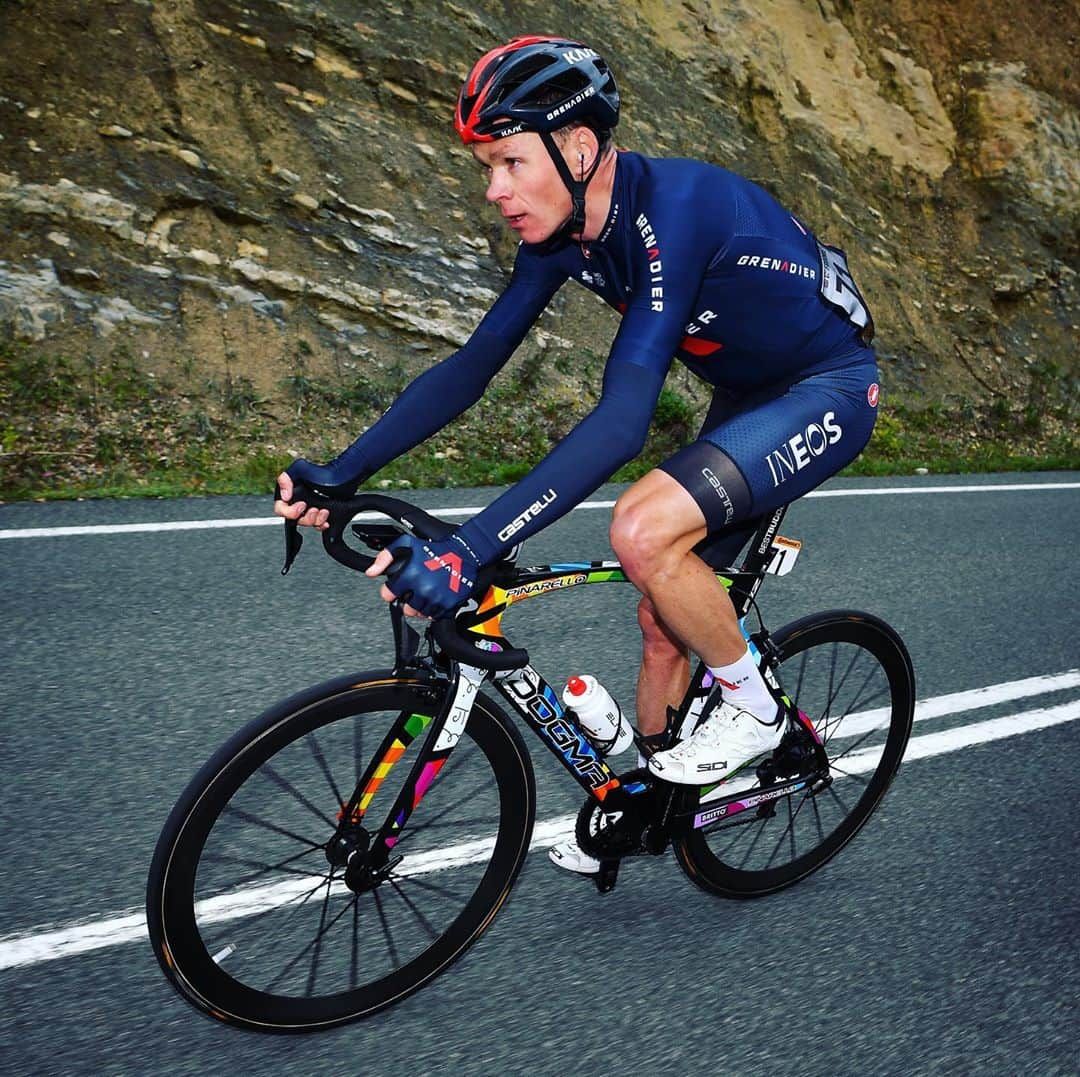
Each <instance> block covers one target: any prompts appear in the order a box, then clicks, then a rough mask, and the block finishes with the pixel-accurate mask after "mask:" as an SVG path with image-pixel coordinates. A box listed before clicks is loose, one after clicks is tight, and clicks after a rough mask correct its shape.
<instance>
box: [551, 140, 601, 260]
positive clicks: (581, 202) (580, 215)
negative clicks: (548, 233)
mask: <svg viewBox="0 0 1080 1077" xmlns="http://www.w3.org/2000/svg"><path fill="white" fill-rule="evenodd" d="M539 134H540V138H541V141H542V142H543V143H544V145H545V146H546V147H547V151H548V154H549V155H550V156H551V159H552V161H554V162H555V168H556V170H557V171H558V173H559V175H560V176H561V177H562V181H563V183H564V184H566V189H567V190H568V191H569V192H570V202H571V209H570V216H569V217H567V219H566V220H565V221H564V222H563V224H562V226H561V227H560V228H559V229H558V230H557V231H556V232H555V233H554V235H552V237H551V240H555V239H562V240H567V239H569V238H570V237H571V236H572V235H573V234H574V233H575V232H577V233H578V234H579V235H580V234H581V233H582V232H584V231H585V189H586V187H588V186H589V181H590V180H591V179H592V178H593V176H595V175H596V170H597V169H598V168H599V167H600V157H601V154H599V153H598V154H597V155H596V160H595V161H593V163H592V166H591V167H590V168H589V171H588V173H584V172H583V173H582V175H581V177H580V178H579V179H575V178H574V174H573V173H572V172H571V171H570V168H569V166H568V165H567V163H566V160H565V158H564V157H563V155H562V153H561V152H560V151H559V146H558V144H557V143H556V141H555V139H554V138H553V137H552V135H551V132H550V131H541V132H539ZM551 240H548V242H549V243H550V242H551Z"/></svg>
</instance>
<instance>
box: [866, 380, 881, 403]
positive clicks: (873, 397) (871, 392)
mask: <svg viewBox="0 0 1080 1077" xmlns="http://www.w3.org/2000/svg"><path fill="white" fill-rule="evenodd" d="M880 391H881V390H880V389H879V388H878V383H877V382H874V384H873V385H871V386H870V388H869V389H867V390H866V400H867V403H868V404H869V405H870V407H872V408H876V407H877V400H878V393H879V392H880Z"/></svg>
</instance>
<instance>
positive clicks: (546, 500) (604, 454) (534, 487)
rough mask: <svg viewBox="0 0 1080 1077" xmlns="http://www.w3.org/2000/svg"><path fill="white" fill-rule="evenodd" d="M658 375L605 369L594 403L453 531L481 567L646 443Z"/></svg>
mask: <svg viewBox="0 0 1080 1077" xmlns="http://www.w3.org/2000/svg"><path fill="white" fill-rule="evenodd" d="M663 380H664V379H663V377H662V376H661V375H659V374H658V373H656V372H655V371H652V370H647V369H646V368H644V367H640V366H637V365H636V364H632V363H619V364H616V365H615V366H614V367H612V366H609V368H608V370H607V372H606V373H605V376H604V392H603V395H602V396H601V399H600V403H599V404H598V405H597V406H596V408H595V409H594V410H593V411H592V412H591V413H590V414H589V415H587V416H586V417H585V418H584V419H583V420H582V421H581V422H580V423H579V424H578V425H577V426H576V427H574V429H573V430H572V431H571V432H570V433H569V434H568V435H567V436H566V437H565V438H564V439H563V440H562V441H560V442H559V444H558V445H556V446H555V448H554V449H552V451H551V452H550V453H548V455H547V456H545V457H544V459H543V460H542V461H541V462H540V463H539V464H537V466H536V467H534V468H533V469H532V471H530V472H529V473H528V475H526V476H525V477H524V478H523V479H522V480H521V481H520V482H518V483H516V484H515V485H514V486H512V487H511V488H510V489H509V490H507V491H506V493H505V494H503V495H502V496H501V497H499V498H498V499H497V500H496V501H493V502H492V503H491V504H490V505H489V506H488V507H487V508H486V509H484V511H483V512H481V513H479V514H478V515H476V516H474V517H473V518H472V519H471V520H469V521H468V523H466V524H465V525H464V526H462V527H461V529H460V530H459V531H458V536H459V537H460V538H461V539H462V541H463V542H465V543H466V544H467V545H468V546H469V548H470V549H471V550H472V551H473V552H474V553H475V555H476V557H477V559H478V560H479V562H480V563H481V564H489V563H490V562H492V561H494V560H496V558H498V557H499V556H501V555H502V554H503V553H505V552H506V551H507V550H509V549H510V548H511V547H512V546H513V545H514V544H515V543H518V542H521V541H522V540H523V539H526V538H528V537H529V536H530V535H533V534H535V533H536V532H537V531H540V530H541V529H542V528H545V527H547V526H548V524H551V523H554V522H555V521H556V520H557V519H559V517H561V516H564V515H565V514H566V513H568V512H569V511H570V510H571V509H572V508H574V506H575V505H577V504H579V503H580V502H581V501H583V500H584V499H585V498H586V497H588V495H589V494H591V493H592V492H593V491H594V490H595V489H596V488H597V487H598V486H600V485H601V484H602V483H603V482H605V481H606V480H607V479H609V478H610V477H611V476H612V475H613V474H614V473H615V472H616V471H617V470H618V469H619V468H620V467H621V466H622V465H623V464H625V463H627V462H628V461H630V460H632V459H633V458H634V457H635V456H637V454H638V453H639V452H641V449H642V447H643V446H644V444H645V438H646V436H647V434H648V432H649V420H650V419H651V418H652V413H653V410H654V408H655V406H656V400H657V398H658V397H659V395H660V387H661V385H662V384H663Z"/></svg>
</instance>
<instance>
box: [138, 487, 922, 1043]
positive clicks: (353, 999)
mask: <svg viewBox="0 0 1080 1077" xmlns="http://www.w3.org/2000/svg"><path fill="white" fill-rule="evenodd" d="M295 496H296V498H297V499H299V500H303V501H305V502H307V503H308V504H309V505H314V506H316V507H325V508H328V509H329V510H330V520H329V528H328V529H327V530H326V531H324V532H323V533H322V539H323V543H324V546H325V548H326V550H327V551H328V552H329V553H330V554H331V556H333V557H334V558H335V559H336V560H338V561H340V562H341V563H342V564H344V565H347V566H348V567H349V568H352V569H356V570H360V571H362V570H363V569H365V568H367V567H368V566H369V565H370V564H371V562H372V558H371V557H369V556H367V555H366V554H363V553H361V552H360V551H359V550H358V549H356V548H354V546H353V545H351V544H350V543H348V542H346V541H345V534H346V528H347V527H349V525H350V524H351V532H352V533H353V534H354V535H355V536H357V537H358V538H359V539H361V540H362V541H363V542H364V543H365V544H366V545H367V546H368V548H370V549H372V550H379V549H382V548H383V547H385V546H386V545H388V544H389V543H390V542H391V541H392V540H393V539H394V538H396V537H397V536H398V535H400V534H402V533H403V532H406V531H407V532H409V533H411V534H414V535H417V536H420V537H426V538H441V537H445V536H446V535H447V534H448V533H449V532H450V531H451V530H452V525H450V524H448V523H446V522H444V521H441V520H438V519H436V518H435V517H433V516H430V515H428V514H427V513H425V512H424V511H423V510H421V509H419V508H417V507H416V506H413V505H409V504H407V503H405V502H403V501H399V500H397V499H395V498H391V497H387V496H384V495H381V494H362V495H360V496H357V497H355V498H353V499H350V500H347V501H332V500H329V499H326V498H323V497H322V496H321V495H319V494H317V493H315V492H313V491H309V490H302V489H300V490H297V492H296V494H295ZM785 511H786V506H784V507H781V508H779V509H777V510H776V511H775V512H774V513H772V514H771V515H770V516H768V517H766V518H763V519H762V521H761V523H760V526H759V527H758V529H757V532H756V534H755V535H754V537H753V539H752V541H751V542H750V545H749V548H748V552H747V553H746V555H745V558H744V560H743V562H742V563H741V565H739V566H737V567H735V568H727V567H726V566H720V567H719V568H716V571H717V575H718V577H719V578H720V579H721V581H722V582H723V583H724V585H725V586H726V587H727V588H728V591H729V594H730V596H731V598H732V601H733V603H734V605H735V608H736V611H737V612H738V614H739V617H740V623H741V624H742V625H743V631H744V634H745V635H746V636H747V638H748V640H749V641H750V646H751V648H752V650H753V653H754V654H755V656H757V657H758V659H759V661H760V665H761V669H762V671H763V674H764V675H765V677H766V679H767V681H768V683H769V685H770V688H771V689H772V691H773V692H774V694H775V696H776V698H777V700H778V702H780V703H781V704H782V705H783V706H784V708H785V713H786V717H785V721H786V723H787V729H786V732H785V734H784V737H783V740H782V742H781V744H780V746H779V747H778V748H777V749H776V750H775V751H774V752H772V753H771V755H769V756H768V757H767V758H765V759H763V760H762V761H761V762H759V763H758V764H757V765H756V766H753V767H752V769H751V767H747V768H744V770H743V771H742V772H739V773H738V774H736V775H734V776H733V777H731V778H729V780H727V781H725V782H720V783H711V784H704V785H701V786H686V785H674V784H670V783H667V782H664V781H661V780H659V779H657V778H656V777H654V776H653V775H652V774H651V773H650V772H649V771H648V769H647V768H635V767H632V768H631V769H628V770H625V771H617V770H616V769H615V763H614V761H613V760H611V759H605V758H604V756H603V755H602V754H601V751H600V750H599V748H598V746H597V745H596V744H594V743H593V742H592V741H591V740H590V738H589V736H588V734H587V733H586V732H585V731H584V730H583V729H582V727H581V726H580V724H579V723H578V722H577V720H576V717H575V715H574V713H573V711H572V710H570V709H568V708H566V707H564V705H563V703H562V702H561V701H560V698H559V695H558V693H557V692H556V691H555V690H554V689H553V688H552V686H551V684H549V683H548V681H546V680H545V679H544V678H543V676H541V674H540V673H539V672H537V670H536V669H535V668H533V666H532V665H531V663H530V662H529V656H528V653H527V652H526V651H525V650H522V649H519V648H515V647H513V646H511V644H510V642H509V641H508V639H507V637H506V635H505V632H504V629H503V626H502V620H503V617H504V615H505V614H506V613H507V611H508V610H510V608H511V607H513V606H517V605H519V604H520V603H521V602H524V601H526V600H530V599H534V598H539V597H542V596H547V595H551V594H554V593H556V592H561V591H565V590H567V589H569V588H574V587H578V586H580V585H583V584H594V583H605V582H625V580H626V577H625V575H624V574H623V572H622V571H621V569H620V566H619V564H618V562H614V561H594V562H581V563H577V562H575V563H570V564H553V565H544V566H539V567H527V568H525V567H518V565H517V564H516V559H515V558H514V557H513V556H510V557H508V558H507V559H506V560H503V561H501V562H499V563H498V564H495V565H492V566H489V567H487V568H485V569H483V570H482V571H481V573H480V578H479V580H478V586H477V587H476V589H475V591H474V594H475V595H476V596H479V597H478V599H477V600H476V601H470V602H469V603H468V604H467V605H466V606H465V607H464V609H463V610H461V611H459V612H458V613H457V615H456V616H454V617H449V618H444V619H441V620H438V621H434V622H426V627H424V629H423V633H422V634H421V633H420V632H418V631H417V630H416V629H415V628H414V627H413V626H412V624H411V623H410V622H409V621H408V620H406V619H405V617H404V615H403V612H402V604H401V602H400V601H398V602H394V603H392V604H391V605H390V607H389V609H390V620H391V625H392V629H393V637H394V648H395V658H394V664H393V667H392V668H389V669H379V670H375V671H372V672H366V673H358V674H351V675H348V676H343V677H338V678H336V679H334V680H331V681H327V682H326V683H324V684H320V685H317V686H315V687H313V688H309V689H307V690H306V691H303V692H300V693H299V694H297V695H294V696H292V697H291V698H289V699H286V700H285V701H283V702H281V703H279V704H277V706H274V707H271V708H270V709H269V710H268V711H266V712H265V713H264V714H262V715H260V716H259V717H258V718H256V719H254V720H253V721H252V722H250V723H249V724H248V725H246V726H245V727H244V728H243V729H241V730H240V731H239V732H237V733H236V734H235V735H234V736H233V737H232V738H231V739H230V740H229V741H228V742H227V743H226V744H224V745H223V746H222V747H221V748H220V750H219V751H218V752H217V753H216V754H215V755H214V756H213V757H212V758H211V759H210V760H209V762H207V763H206V765H205V766H204V767H203V768H202V769H201V770H200V771H199V772H198V774H196V775H195V777H194V778H193V779H192V781H191V782H190V784H189V785H188V786H187V788H186V789H185V791H184V793H183V794H182V796H181V797H180V799H179V801H178V802H177V804H176V806H175V807H174V809H173V811H172V813H171V815H170V816H169V818H168V821H167V822H166V824H165V827H164V830H163V832H162V834H161V837H160V840H159V842H158V845H157V849H156V852H155V855H154V858H153V863H152V866H151V868H150V874H149V881H148V886H147V918H148V924H149V931H150V939H151V942H152V945H153V948H154V951H155V953H156V955H157V958H158V961H159V962H160V964H161V967H162V969H163V970H164V972H165V974H166V976H167V977H168V978H169V980H170V981H171V983H172V984H173V985H174V987H176V988H177V990H178V991H179V992H180V994H181V995H182V996H183V997H184V998H185V999H187V1000H188V1001H189V1002H191V1003H192V1004H193V1005H194V1006H196V1007H197V1008H198V1009H199V1010H201V1011H202V1012H203V1013H205V1014H208V1015H210V1016H212V1017H214V1018H217V1019H219V1020H221V1021H224V1022H227V1023H229V1024H232V1025H237V1026H242V1027H245V1028H248V1029H255V1030H261V1031H267V1032H302V1031H312V1030H316V1029H322V1028H327V1027H330V1026H333V1025H338V1024H341V1023H343V1022H346V1021H352V1020H356V1019H358V1018H362V1017H365V1016H367V1015H370V1014H372V1013H374V1012H376V1011H377V1010H380V1009H382V1008H384V1007H387V1006H390V1005H392V1004H393V1003H395V1002H397V1001H399V1000H401V999H403V998H404V997H406V996H407V995H409V994H411V993H412V992H414V991H416V990H418V989H419V988H421V987H423V986H424V985H425V984H427V983H428V982H429V981H430V980H431V979H432V978H433V977H435V976H436V975H438V974H439V973H440V972H442V971H443V970H445V969H446V968H447V967H448V966H449V965H450V964H451V963H452V962H453V961H454V960H456V959H457V958H458V957H460V956H461V955H462V953H463V952H464V951H465V950H466V949H467V947H469V946H470V945H471V944H472V943H473V942H475V941H476V939H477V938H478V937H479V936H480V935H481V934H482V933H483V931H484V930H485V928H487V927H488V925H489V924H490V923H491V922H492V920H493V918H494V917H495V914H496V913H497V912H498V911H499V909H500V908H501V907H502V905H503V903H504V902H505V901H506V899H507V897H508V895H509V893H510V890H511V888H512V886H513V885H514V881H515V879H516V878H517V876H518V872H519V871H520V870H521V867H522V864H523V862H524V860H525V856H526V854H527V853H528V851H529V846H530V839H531V836H532V831H533V822H534V819H535V815H536V786H535V780H534V776H533V768H532V763H531V760H530V757H529V754H528V751H527V749H526V746H525V743H524V740H523V738H522V735H521V733H520V732H519V730H518V728H517V725H515V723H514V722H513V721H512V720H511V718H510V716H509V715H508V713H507V710H506V709H504V707H502V706H500V705H499V703H498V702H496V699H495V698H493V694H494V695H496V696H498V697H501V700H502V701H503V703H504V704H506V705H507V706H508V707H509V710H510V711H511V712H515V713H516V714H517V715H519V716H520V718H521V719H523V720H524V724H525V725H526V726H527V727H528V728H529V729H531V730H532V731H533V732H534V733H535V734H536V735H537V736H538V737H539V740H540V742H541V743H542V744H543V745H544V747H545V748H547V749H548V750H549V751H551V752H552V753H553V754H554V756H555V758H556V759H557V760H558V761H559V762H560V763H561V764H562V766H563V767H564V768H565V770H566V771H567V773H568V774H569V775H570V777H571V778H572V779H573V780H574V781H575V782H577V784H578V785H579V786H580V787H581V789H582V790H583V791H584V793H585V794H586V800H585V803H584V805H583V807H582V808H581V811H580V812H579V814H578V818H577V821H576V838H577V840H578V842H579V843H580V845H581V846H582V848H583V849H584V850H585V851H586V852H587V853H589V854H590V855H592V856H594V857H596V858H597V859H599V860H600V863H601V869H600V872H599V874H598V875H597V876H596V883H597V886H598V888H599V889H600V890H601V891H603V892H607V891H610V890H611V889H612V888H613V887H614V885H615V882H616V879H617V873H618V867H619V864H620V863H621V862H622V861H623V860H624V859H625V858H627V857H630V856H648V855H654V856H656V855H660V854H662V853H664V852H665V851H666V850H667V849H668V848H671V849H672V850H673V851H674V855H675V859H676V861H677V862H678V864H679V866H680V867H681V868H682V870H683V871H684V872H685V873H686V875H687V876H688V877H689V878H690V879H691V880H693V882H695V883H696V884H697V885H698V886H701V887H703V888H704V889H706V890H708V891H711V892H712V893H714V894H718V895H721V896H724V897H730V898H751V897H760V896H762V895H765V894H772V893H775V892H776V891H778V890H781V889H783V888H784V887H787V886H790V885H792V884H793V883H796V882H798V881H799V880H800V879H803V878H805V877H806V876H807V875H809V874H810V873H811V872H813V871H815V870H817V869H818V868H820V867H821V866H822V865H823V864H825V863H827V862H828V861H829V860H830V859H831V858H832V857H833V856H835V855H836V853H838V852H839V851H840V849H842V848H843V847H844V845H846V844H847V842H849V841H850V840H851V839H852V838H853V837H854V836H855V834H856V833H857V832H858V831H859V829H860V828H861V827H862V826H863V825H864V824H865V823H866V821H867V819H868V818H869V817H870V815H871V813H872V812H873V810H874V808H875V807H876V806H877V804H878V803H879V802H880V800H881V798H882V796H883V795H884V793H885V791H886V789H887V788H888V786H889V783H890V782H891V780H892V778H893V776H894V775H895V773H896V771H897V768H898V767H899V765H900V761H901V758H902V756H903V753H904V748H905V746H906V744H907V740H908V735H909V733H910V730H911V723H912V717H913V713H914V700H915V682H914V673H913V670H912V665H911V659H910V657H909V656H908V652H907V649H906V648H905V646H904V644H903V642H902V640H901V639H900V637H899V636H898V635H897V633H896V632H895V631H894V630H893V629H892V628H890V627H889V626H888V625H887V624H885V623H884V622H883V621H881V620H880V619H878V618H877V617H874V616H871V615H870V614H867V613H859V612H853V611H850V610H830V611H828V612H823V613H816V614H812V615H810V616H807V617H803V618H800V619H799V620H796V621H794V622H792V623H791V624H788V625H785V626H784V627H783V628H781V629H779V630H778V631H775V632H769V631H768V630H767V629H766V628H765V626H764V623H763V621H762V619H761V613H760V610H759V608H758V605H757V601H756V595H757V593H758V589H759V587H760V586H761V584H762V582H763V580H764V578H765V576H766V575H769V574H774V575H785V574H786V573H787V572H788V571H790V570H791V568H792V566H793V564H794V561H795V559H796V558H797V556H798V552H799V548H800V544H799V543H797V542H794V541H792V540H789V539H786V538H784V537H782V536H781V535H780V534H779V530H778V529H779V526H780V522H781V520H782V519H783V516H784V513H785ZM360 514H363V516H362V517H361V519H360V520H359V521H358V522H355V523H353V520H354V519H355V518H357V517H358V516H360ZM373 516H375V517H377V518H376V519H374V520H373V519H372V517H373ZM286 539H287V552H286V563H285V567H284V568H283V570H282V571H283V572H287V571H288V569H289V566H290V565H291V563H292V561H293V559H294V558H295V556H296V554H297V553H298V551H299V548H300V543H301V541H302V540H301V538H300V534H299V531H298V529H297V528H296V525H295V523H293V522H291V521H290V522H288V523H287V526H286ZM714 568H715V566H714ZM751 613H753V614H754V617H755V623H756V624H757V626H758V627H757V629H756V630H754V631H751V630H750V628H749V627H748V621H749V620H750V615H751ZM710 681H711V677H710V675H709V673H708V670H707V669H706V668H705V667H704V665H701V664H699V665H698V667H697V669H696V671H695V672H694V673H693V674H692V676H691V679H690V684H689V687H688V689H687V691H686V694H685V696H684V698H683V699H682V700H681V701H680V703H679V705H678V706H677V707H671V708H670V709H669V712H668V724H667V729H666V731H665V732H664V734H663V735H661V736H659V737H657V738H650V740H649V741H646V739H645V738H643V737H641V736H640V735H639V734H637V733H635V740H636V742H637V744H638V747H639V749H640V750H641V751H643V752H645V753H647V752H648V751H650V750H657V749H662V748H665V747H670V746H671V745H672V744H674V743H675V741H676V740H677V739H679V738H680V737H681V736H683V735H688V734H689V732H690V731H691V730H692V728H693V725H694V723H695V722H696V721H697V720H698V716H699V715H700V714H701V712H702V707H703V706H704V704H705V701H706V699H707V697H708V696H709V693H710V691H712V689H711V688H710ZM481 689H483V690H481ZM747 771H749V772H747Z"/></svg>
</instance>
